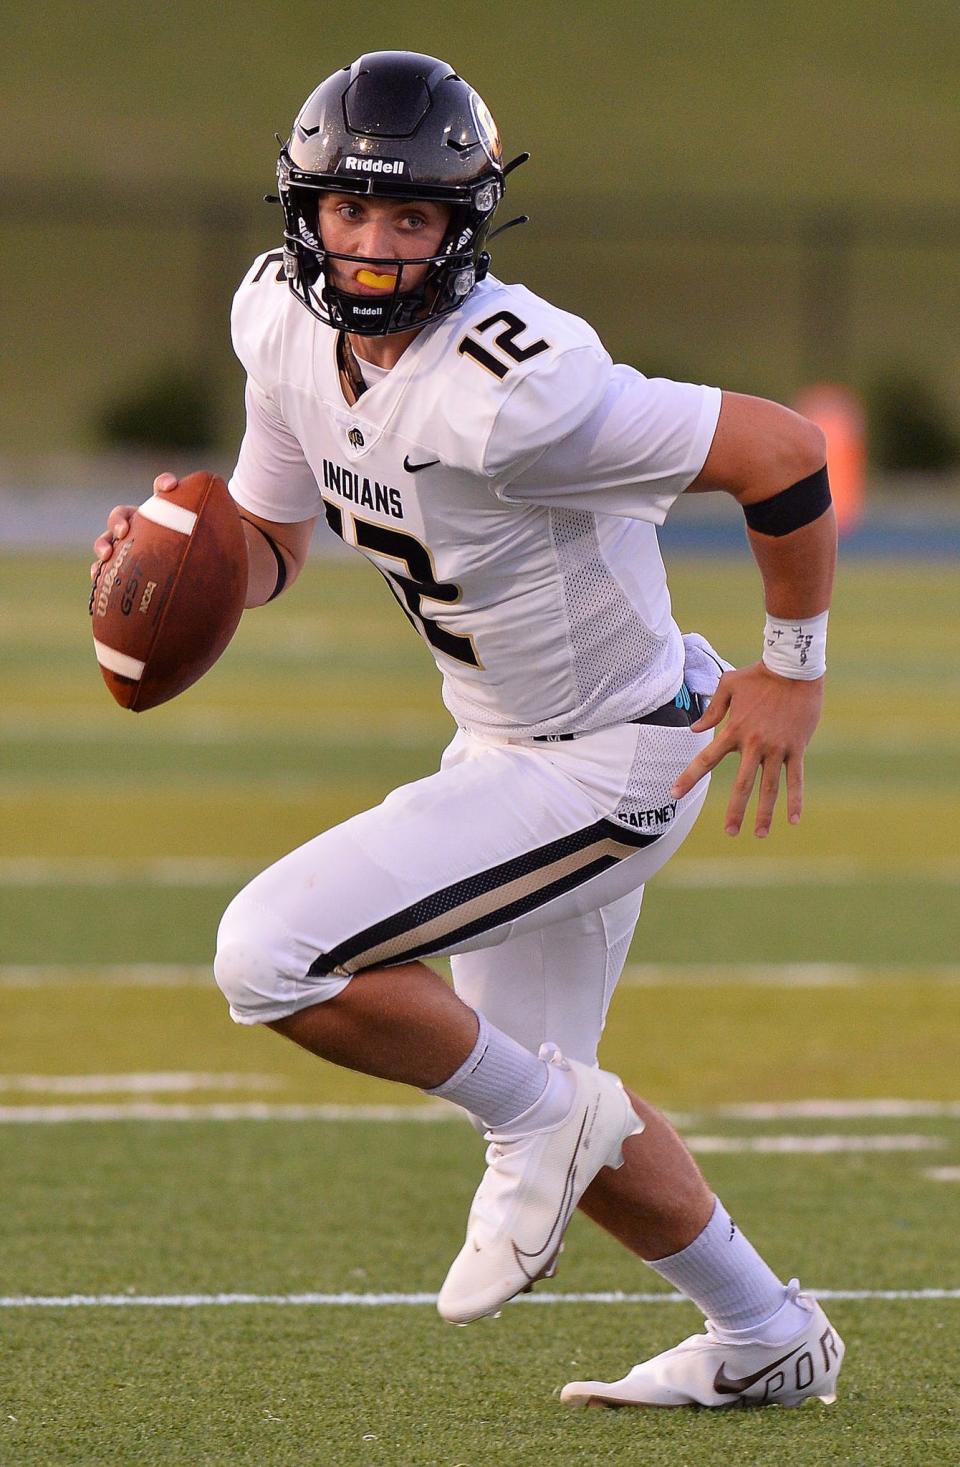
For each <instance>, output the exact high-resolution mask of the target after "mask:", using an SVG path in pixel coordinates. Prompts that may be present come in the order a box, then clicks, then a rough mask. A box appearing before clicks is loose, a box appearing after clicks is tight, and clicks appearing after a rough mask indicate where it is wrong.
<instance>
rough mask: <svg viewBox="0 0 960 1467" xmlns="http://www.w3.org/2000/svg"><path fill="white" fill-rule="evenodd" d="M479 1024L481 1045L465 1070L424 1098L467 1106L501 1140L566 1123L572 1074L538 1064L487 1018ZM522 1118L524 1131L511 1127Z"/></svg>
mask: <svg viewBox="0 0 960 1467" xmlns="http://www.w3.org/2000/svg"><path fill="white" fill-rule="evenodd" d="M477 1019H478V1020H479V1025H480V1027H479V1030H478V1032H477V1042H476V1044H475V1045H474V1046H473V1049H472V1050H471V1051H470V1053H469V1054H468V1055H467V1057H466V1059H465V1060H464V1062H463V1064H462V1065H461V1066H460V1067H459V1069H457V1070H455V1071H454V1073H453V1074H452V1075H451V1076H450V1078H449V1080H444V1082H443V1084H442V1085H436V1086H434V1088H433V1089H432V1090H426V1091H424V1094H425V1095H439V1096H441V1097H442V1098H443V1099H444V1100H450V1101H452V1102H453V1104H454V1105H461V1106H463V1108H464V1110H468V1111H470V1112H471V1113H472V1114H473V1115H475V1116H477V1117H478V1118H479V1119H480V1120H481V1121H482V1122H483V1124H484V1125H485V1126H486V1128H487V1130H489V1131H496V1132H497V1134H498V1135H503V1134H505V1133H508V1132H514V1131H515V1132H516V1134H517V1135H520V1134H522V1132H523V1131H524V1130H539V1129H541V1127H544V1126H551V1125H554V1124H555V1123H556V1122H557V1121H561V1120H563V1118H564V1116H565V1115H566V1114H567V1112H568V1111H569V1109H570V1105H571V1101H572V1099H573V1095H572V1088H573V1087H572V1084H571V1080H572V1077H571V1075H570V1072H569V1071H567V1070H561V1069H559V1068H558V1067H557V1066H556V1065H548V1064H546V1063H545V1062H544V1061H543V1060H541V1059H538V1058H537V1056H536V1055H535V1054H531V1053H530V1051H529V1049H524V1047H523V1045H522V1044H518V1043H517V1042H516V1040H515V1039H511V1038H510V1036H509V1035H508V1034H504V1033H503V1032H502V1030H500V1029H495V1028H494V1027H493V1025H492V1024H489V1023H488V1022H487V1020H486V1019H485V1018H484V1017H483V1015H482V1014H478V1015H477ZM518 1118H519V1119H520V1120H522V1121H523V1122H524V1125H523V1126H517V1125H515V1124H511V1123H515V1122H516V1121H517V1120H518Z"/></svg>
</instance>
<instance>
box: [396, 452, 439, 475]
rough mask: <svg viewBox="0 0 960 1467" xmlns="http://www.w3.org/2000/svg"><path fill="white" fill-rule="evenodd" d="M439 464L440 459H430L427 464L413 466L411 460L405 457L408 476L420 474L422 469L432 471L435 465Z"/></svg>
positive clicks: (404, 465) (404, 461) (404, 462)
mask: <svg viewBox="0 0 960 1467" xmlns="http://www.w3.org/2000/svg"><path fill="white" fill-rule="evenodd" d="M439 462H440V460H439V459H438V458H428V459H427V461H426V463H422V464H412V463H411V462H410V460H409V458H407V457H406V456H404V460H403V467H404V468H405V469H406V471H407V473H408V474H419V472H420V470H421V469H432V468H433V466H434V464H438V463H439Z"/></svg>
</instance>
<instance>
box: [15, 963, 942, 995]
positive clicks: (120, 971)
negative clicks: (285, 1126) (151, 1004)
mask: <svg viewBox="0 0 960 1467" xmlns="http://www.w3.org/2000/svg"><path fill="white" fill-rule="evenodd" d="M918 980H919V981H922V982H926V983H944V984H957V983H960V964H957V963H910V964H902V963H628V964H627V966H626V967H625V968H624V970H623V976H622V978H621V980H620V982H621V985H622V986H623V987H625V988H659V987H664V986H670V985H681V984H688V985H691V986H703V987H714V986H723V985H725V984H743V985H746V986H748V987H758V988H850V987H857V986H859V985H861V984H864V985H866V984H872V983H897V982H905V981H914V982H916V981H918ZM84 984H91V985H94V986H96V987H109V988H210V989H211V991H212V988H213V968H212V964H211V963H0V988H24V989H32V988H57V987H65V988H72V987H81V986H83V985H84Z"/></svg>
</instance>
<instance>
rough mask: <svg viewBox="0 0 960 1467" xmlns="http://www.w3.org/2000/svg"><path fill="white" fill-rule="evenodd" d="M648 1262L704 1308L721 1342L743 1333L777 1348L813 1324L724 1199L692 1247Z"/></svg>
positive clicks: (733, 1340)
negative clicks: (747, 1236)
mask: <svg viewBox="0 0 960 1467" xmlns="http://www.w3.org/2000/svg"><path fill="white" fill-rule="evenodd" d="M648 1262H649V1263H650V1267H651V1268H652V1269H654V1270H655V1271H656V1272H657V1273H658V1274H659V1275H660V1276H661V1278H665V1279H667V1280H668V1282H669V1283H671V1284H673V1286H674V1288H676V1289H679V1290H680V1292H681V1293H682V1294H686V1296H687V1298H688V1299H692V1300H693V1302H694V1303H695V1304H696V1305H698V1306H699V1308H700V1309H702V1310H703V1312H704V1314H705V1315H706V1317H707V1319H709V1320H710V1322H711V1324H712V1325H713V1326H714V1327H715V1328H716V1329H717V1331H718V1333H719V1334H720V1336H721V1338H724V1339H725V1338H727V1336H728V1335H730V1336H731V1337H732V1336H733V1335H735V1334H739V1335H740V1336H741V1337H742V1338H744V1339H745V1338H746V1337H748V1336H749V1337H750V1338H751V1339H757V1340H759V1341H760V1342H762V1343H764V1344H771V1345H776V1344H779V1343H780V1342H781V1341H783V1340H789V1339H791V1338H792V1337H793V1336H794V1335H795V1334H797V1333H798V1332H799V1331H800V1330H801V1329H803V1327H804V1324H805V1323H807V1321H808V1320H809V1317H810V1316H809V1314H808V1312H807V1311H806V1310H804V1309H803V1308H802V1307H801V1305H799V1304H796V1303H794V1301H793V1300H792V1299H788V1298H787V1289H786V1286H785V1285H784V1284H782V1283H781V1282H780V1280H779V1279H778V1278H777V1276H776V1274H775V1273H774V1272H773V1270H772V1269H771V1268H769V1267H768V1266H767V1264H766V1263H764V1261H763V1259H762V1258H761V1257H760V1254H759V1253H758V1252H757V1250H756V1249H755V1248H754V1247H753V1245H752V1243H749V1242H748V1241H747V1239H746V1238H745V1237H744V1236H743V1234H742V1233H741V1232H740V1229H739V1228H738V1227H737V1226H736V1224H735V1223H734V1222H733V1220H732V1219H731V1217H730V1214H729V1213H728V1212H727V1210H726V1208H725V1207H724V1205H723V1203H722V1202H720V1201H719V1200H718V1201H717V1202H716V1205H715V1206H714V1209H713V1214H712V1216H711V1218H710V1221H709V1222H708V1223H707V1225H706V1227H705V1228H704V1230H703V1232H702V1233H700V1234H699V1235H698V1236H697V1237H696V1238H694V1240H693V1242H692V1243H690V1244H688V1245H687V1247H686V1248H683V1249H681V1251H680V1252H679V1253H673V1254H671V1255H670V1257H669V1258H657V1259H655V1260H652V1261H651V1260H648ZM729 1342H730V1343H732V1344H733V1343H736V1340H735V1339H733V1338H730V1341H729Z"/></svg>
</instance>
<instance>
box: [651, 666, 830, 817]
mask: <svg viewBox="0 0 960 1467" xmlns="http://www.w3.org/2000/svg"><path fill="white" fill-rule="evenodd" d="M822 707H823V678H817V679H816V680H815V681H812V682H801V681H799V680H797V679H794V678H785V677H780V676H779V675H778V674H777V673H775V672H771V671H770V670H769V668H767V667H765V666H764V664H763V663H762V662H755V663H754V664H753V665H752V666H751V667H741V668H737V669H736V670H735V671H733V672H725V673H724V675H723V677H722V678H721V679H720V682H719V684H718V686H717V691H716V693H715V694H714V696H713V699H712V701H711V703H710V707H709V708H708V709H707V711H706V713H705V714H704V715H703V717H702V718H701V719H700V720H699V721H698V722H697V723H695V724H693V725H692V727H693V729H694V730H695V731H696V732H697V733H700V732H702V731H705V730H706V729H710V728H715V729H717V733H716V735H715V737H714V740H713V743H712V744H710V745H709V746H708V747H707V748H706V749H704V750H703V751H702V752H701V753H699V754H698V755H697V757H696V758H695V759H693V760H692V761H691V762H690V763H689V764H688V765H687V767H686V769H685V770H684V771H683V773H682V774H681V775H680V776H679V778H678V779H677V781H676V783H675V784H674V786H673V789H672V791H671V794H672V795H673V796H674V798H675V799H679V798H680V797H681V796H682V795H685V794H686V793H687V791H688V790H691V789H693V786H694V785H695V784H696V783H697V782H698V781H699V780H701V779H702V778H703V776H704V775H705V774H708V773H709V772H710V770H711V769H714V768H716V766H717V765H718V764H719V763H720V761H721V759H725V758H726V757H727V755H728V754H733V753H737V752H739V755H740V766H739V768H738V770H737V775H736V778H735V780H734V782H733V789H732V791H731V794H730V801H729V804H728V805H727V813H726V818H725V823H724V829H725V831H726V833H727V835H739V833H740V827H741V825H742V824H743V819H744V815H745V814H746V809H747V804H748V803H749V800H750V797H751V795H752V793H753V789H754V786H755V784H756V782H757V775H758V774H759V776H760V792H759V795H758V798H757V813H756V820H755V822H754V834H755V835H759V836H765V835H768V834H769V832H770V822H771V821H772V819H773V810H774V806H775V805H776V803H777V797H778V795H779V793H780V775H781V772H784V773H785V774H786V784H787V818H788V820H789V821H790V824H791V825H796V823H797V822H798V820H799V819H800V815H801V812H802V810H803V756H804V752H805V750H806V747H807V744H808V743H809V742H810V740H811V738H812V737H813V732H814V730H815V728H816V726H817V724H818V722H819V720H820V711H821V708H822Z"/></svg>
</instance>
